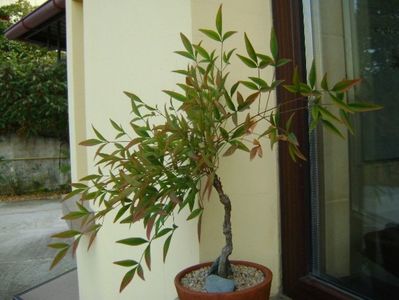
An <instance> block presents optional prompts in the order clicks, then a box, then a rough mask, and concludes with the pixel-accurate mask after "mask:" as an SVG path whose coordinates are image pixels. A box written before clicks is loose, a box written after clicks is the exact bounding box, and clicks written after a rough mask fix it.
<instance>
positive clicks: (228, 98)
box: [224, 91, 236, 111]
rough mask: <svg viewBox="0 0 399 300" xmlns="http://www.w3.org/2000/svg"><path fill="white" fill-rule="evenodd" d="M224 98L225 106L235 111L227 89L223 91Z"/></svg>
mask: <svg viewBox="0 0 399 300" xmlns="http://www.w3.org/2000/svg"><path fill="white" fill-rule="evenodd" d="M224 99H225V100H226V104H227V107H228V108H230V110H232V111H235V110H236V108H235V106H234V103H233V101H232V100H231V97H230V96H229V94H228V93H227V91H225V92H224Z"/></svg>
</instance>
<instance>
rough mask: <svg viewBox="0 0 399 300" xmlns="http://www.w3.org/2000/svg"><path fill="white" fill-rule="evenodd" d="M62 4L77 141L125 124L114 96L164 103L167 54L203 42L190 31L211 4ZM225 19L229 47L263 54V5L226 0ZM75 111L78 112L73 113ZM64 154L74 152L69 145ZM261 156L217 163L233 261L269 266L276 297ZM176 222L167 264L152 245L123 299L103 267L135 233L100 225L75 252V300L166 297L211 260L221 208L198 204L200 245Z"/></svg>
mask: <svg viewBox="0 0 399 300" xmlns="http://www.w3.org/2000/svg"><path fill="white" fill-rule="evenodd" d="M67 3H68V7H67V10H70V12H68V13H67V18H68V43H70V45H68V59H69V60H70V62H69V65H68V66H69V69H68V73H69V76H70V82H69V93H70V97H72V98H71V100H70V101H72V107H71V108H70V109H71V114H72V116H71V118H72V120H73V124H72V125H71V128H73V130H72V133H71V135H72V137H73V139H74V140H75V142H76V141H77V140H78V139H79V137H78V135H80V136H82V137H85V136H92V135H93V133H92V131H91V125H92V124H93V125H94V126H95V127H96V128H98V129H100V131H101V132H103V133H104V134H105V135H107V136H112V135H113V134H114V132H113V131H112V129H111V126H110V125H109V121H108V120H109V118H112V119H114V120H115V121H117V122H119V123H122V124H127V123H128V121H129V118H130V116H129V114H128V111H129V109H130V107H129V101H128V99H127V98H126V97H125V96H124V95H123V93H122V91H125V90H128V91H134V92H135V93H136V94H138V95H140V96H141V97H142V98H143V99H145V100H146V101H149V102H152V103H154V104H155V103H164V102H165V101H166V100H167V98H166V97H165V96H164V95H162V92H161V90H162V89H165V88H169V89H173V88H174V83H175V82H177V81H178V80H179V79H180V78H179V77H177V75H175V74H173V73H171V72H170V71H171V70H173V69H176V68H178V67H184V66H185V65H186V63H187V62H186V61H185V60H182V59H181V58H179V57H178V56H176V55H175V54H173V53H172V52H173V51H175V50H177V49H180V48H181V43H180V38H179V32H184V33H185V34H186V35H187V36H188V37H192V38H193V40H195V41H198V40H199V39H202V37H201V36H200V35H199V34H198V31H197V29H198V28H203V27H213V26H214V17H215V13H216V11H217V7H218V6H219V4H220V1H217V0H192V1H187V0H170V1H154V0H151V1H145V2H143V1H139V0H124V1H118V4H117V5H116V4H115V3H113V2H112V1H106V0H96V1H94V0H85V1H83V5H82V4H81V3H76V2H75V1H67ZM224 16H225V22H224V26H225V28H226V29H229V28H230V29H232V30H238V31H240V34H239V35H237V36H236V37H234V38H232V39H231V42H230V43H229V45H228V46H231V47H234V48H238V52H240V53H244V52H245V50H244V45H243V32H244V31H246V32H247V33H248V34H249V36H250V37H251V39H252V40H253V44H254V46H255V48H256V49H257V50H258V51H260V52H267V49H268V45H269V34H270V30H271V24H272V16H271V4H270V1H269V0H266V1H264V0H250V1H245V2H244V1H240V0H229V1H225V2H224ZM79 28H80V29H79ZM75 35H76V36H75ZM79 53H83V54H79ZM233 60H234V62H233V68H232V70H231V71H232V73H234V74H236V75H234V74H233V75H232V79H238V77H237V74H238V75H239V76H242V75H245V74H248V75H252V74H251V73H248V70H247V68H246V67H244V66H243V65H242V64H241V63H240V62H239V61H238V60H237V59H235V58H234V59H233ZM75 72H76V74H77V75H75ZM76 76H77V77H76ZM265 76H266V77H270V76H271V74H270V73H266V74H265ZM76 78H78V80H76ZM240 78H242V77H240ZM272 101H274V97H273V99H272ZM83 104H84V105H83ZM79 105H83V106H82V107H83V108H82V109H78V106H79ZM74 107H75V108H74ZM73 147H75V150H76V149H80V148H79V147H78V146H77V145H76V143H75V146H73ZM269 149H270V147H269V145H268V144H266V145H265V146H264V158H263V159H257V160H254V161H253V162H249V158H248V155H246V154H242V155H238V156H234V157H232V158H226V159H222V162H221V170H220V173H219V175H220V176H221V177H222V178H223V183H224V187H225V190H226V192H227V193H228V194H229V195H230V197H231V199H232V202H233V216H232V218H233V231H234V244H235V248H234V254H233V256H232V257H233V258H235V259H245V260H251V261H254V262H258V263H261V264H264V265H267V266H268V267H270V268H271V269H272V271H273V272H274V281H273V286H272V294H275V293H277V291H279V289H280V285H281V283H280V282H281V280H280V277H281V271H280V238H279V207H278V203H279V198H278V181H277V157H276V153H275V152H271V151H270V150H269ZM79 151H81V150H78V151H77V152H76V153H75V156H74V157H72V163H73V164H74V166H75V168H76V170H78V167H79V164H80V162H84V161H85V160H86V154H85V153H83V152H79ZM78 152H79V153H78ZM88 152H89V153H88V154H87V168H88V171H89V172H90V171H92V170H93V169H94V168H93V161H92V159H91V158H92V155H93V151H88ZM85 165H86V164H85ZM78 173H79V171H76V172H75V173H74V174H75V177H74V178H78V177H81V175H82V174H78ZM180 218H181V220H180V222H179V225H180V229H179V230H178V231H177V232H176V234H177V236H176V237H174V242H173V243H172V246H171V247H172V249H171V250H170V252H169V253H170V255H169V258H168V260H167V263H166V265H163V264H162V262H161V256H162V255H161V253H160V252H161V247H159V249H158V250H155V248H157V247H153V249H154V253H153V257H154V258H157V259H156V260H157V261H156V262H154V263H153V266H154V267H153V271H152V272H151V273H147V274H146V275H147V276H146V278H147V281H146V282H141V281H140V280H138V279H135V283H134V284H133V285H131V286H129V287H128V288H127V289H126V290H125V291H124V292H123V293H122V294H119V293H118V288H119V283H120V280H121V278H122V276H123V274H124V273H123V272H124V271H126V270H122V269H121V268H120V267H117V266H114V265H113V264H112V261H115V260H120V259H126V258H130V257H137V255H138V254H139V253H138V251H137V250H135V249H133V250H132V249H131V248H129V247H126V246H121V245H116V244H114V243H113V242H114V241H116V240H118V239H122V238H126V237H129V236H132V235H134V233H133V231H131V230H129V228H128V227H124V226H120V225H113V224H111V222H110V220H106V225H107V226H105V227H104V229H103V230H102V232H100V234H99V236H98V238H97V240H96V242H95V245H94V248H93V249H92V250H91V251H90V253H87V252H86V250H85V247H84V245H83V247H81V250H79V252H78V275H79V285H80V296H81V300H91V299H99V300H101V299H104V300H108V299H149V300H158V299H165V300H166V299H168V300H171V299H174V297H175V292H174V286H173V277H174V276H175V274H176V273H177V272H178V271H179V270H181V269H182V268H184V267H187V266H189V265H192V264H194V263H197V262H198V261H199V260H201V261H205V260H213V259H215V258H216V257H217V256H218V255H219V251H220V249H221V247H222V244H223V236H222V234H221V226H222V224H221V220H222V209H221V205H220V204H219V203H218V201H217V199H215V198H213V199H211V200H210V202H209V203H207V206H206V212H205V214H204V219H203V235H202V241H201V244H200V245H198V242H197V236H196V224H195V222H192V223H186V222H185V221H184V217H180ZM154 246H155V245H154Z"/></svg>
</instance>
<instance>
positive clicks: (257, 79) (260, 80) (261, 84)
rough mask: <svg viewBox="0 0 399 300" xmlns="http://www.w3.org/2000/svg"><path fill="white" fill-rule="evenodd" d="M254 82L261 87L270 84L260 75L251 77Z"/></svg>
mask: <svg viewBox="0 0 399 300" xmlns="http://www.w3.org/2000/svg"><path fill="white" fill-rule="evenodd" d="M249 79H251V80H252V81H253V82H255V83H256V84H257V85H258V86H259V87H260V88H262V87H267V86H268V84H267V83H266V81H264V80H263V79H262V78H259V77H249Z"/></svg>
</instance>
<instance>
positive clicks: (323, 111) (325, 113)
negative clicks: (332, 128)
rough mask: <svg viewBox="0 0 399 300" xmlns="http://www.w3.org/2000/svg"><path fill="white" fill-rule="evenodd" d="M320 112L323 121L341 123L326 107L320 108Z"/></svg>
mask: <svg viewBox="0 0 399 300" xmlns="http://www.w3.org/2000/svg"><path fill="white" fill-rule="evenodd" d="M318 110H319V111H320V113H321V115H322V116H323V119H326V118H329V119H331V120H334V121H336V122H341V120H340V119H338V118H337V117H336V116H335V115H334V114H333V113H331V112H330V111H329V110H327V109H325V108H324V107H322V106H318Z"/></svg>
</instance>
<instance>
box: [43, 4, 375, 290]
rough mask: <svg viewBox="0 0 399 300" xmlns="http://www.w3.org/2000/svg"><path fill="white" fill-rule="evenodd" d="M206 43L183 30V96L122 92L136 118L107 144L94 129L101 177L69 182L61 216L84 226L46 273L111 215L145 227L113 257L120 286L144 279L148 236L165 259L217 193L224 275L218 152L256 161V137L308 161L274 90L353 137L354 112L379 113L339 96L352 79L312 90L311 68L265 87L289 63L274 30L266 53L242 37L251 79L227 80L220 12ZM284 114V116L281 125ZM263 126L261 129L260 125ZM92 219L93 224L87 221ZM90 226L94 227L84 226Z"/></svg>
mask: <svg viewBox="0 0 399 300" xmlns="http://www.w3.org/2000/svg"><path fill="white" fill-rule="evenodd" d="M200 31H201V32H202V33H203V34H204V35H205V36H206V37H207V38H209V39H211V40H214V41H216V42H218V43H219V48H218V49H215V50H208V49H206V48H205V47H204V46H203V45H202V42H200V43H197V44H195V43H192V42H191V41H190V40H189V39H188V38H187V37H186V36H185V35H184V34H182V33H181V34H180V36H181V40H182V43H183V47H184V49H183V50H182V51H176V53H177V54H178V55H182V56H184V57H186V58H187V59H188V60H189V64H188V66H187V68H186V69H181V70H176V71H174V72H177V73H179V74H181V75H182V76H183V80H182V82H180V83H178V84H177V86H178V88H179V91H171V90H165V91H164V92H165V94H166V95H168V96H169V98H170V99H169V101H168V103H167V104H165V106H164V107H157V106H151V105H148V104H146V102H145V101H143V100H141V99H140V98H139V97H138V96H137V95H135V94H133V93H130V92H125V94H126V95H127V96H128V97H129V98H130V102H131V110H132V114H133V116H134V117H133V118H132V120H131V121H130V124H128V127H129V129H126V128H125V127H123V126H122V125H120V124H118V123H116V122H114V121H113V120H111V125H112V126H113V127H114V129H115V131H116V136H115V138H114V139H112V140H111V139H107V138H105V137H104V136H103V135H102V134H101V133H100V132H98V130H96V129H95V128H94V127H93V130H94V133H95V136H96V137H95V138H92V139H88V140H86V141H83V142H82V143H81V145H84V146H96V147H97V151H96V154H95V157H96V159H97V162H96V164H97V166H98V171H97V172H96V173H95V174H91V175H88V176H86V177H84V178H82V179H81V180H80V182H79V183H75V184H72V186H73V187H74V190H73V191H72V192H71V193H70V194H69V195H68V196H67V198H70V197H72V196H74V195H77V194H80V195H81V201H80V202H78V203H77V205H78V207H79V210H77V211H74V212H71V213H69V214H67V215H66V216H64V217H63V218H64V219H66V220H76V219H79V220H81V224H82V230H80V231H75V230H68V231H65V232H61V233H58V234H55V235H54V236H53V237H54V238H59V239H69V238H73V239H72V241H70V242H69V243H68V242H65V243H64V242H62V243H54V244H50V245H49V246H50V247H52V248H56V249H59V252H58V254H57V255H56V256H55V258H54V261H53V264H52V267H53V266H54V265H56V264H57V263H58V262H59V261H60V260H61V259H62V258H63V257H64V256H65V254H66V253H67V252H68V250H70V249H71V250H72V251H75V250H76V247H77V246H78V244H79V241H80V239H81V237H82V236H83V235H89V236H90V242H89V248H90V245H91V244H92V242H93V241H94V239H95V237H96V234H97V232H98V231H99V230H101V227H102V225H101V220H102V219H104V218H105V217H106V216H107V215H108V214H109V213H110V212H116V214H115V217H114V222H118V223H121V224H130V225H138V226H142V225H143V226H144V227H145V229H146V236H144V237H141V236H140V237H137V236H134V237H128V238H126V239H123V240H119V241H117V243H120V244H124V245H127V246H141V247H142V248H143V249H144V251H143V253H142V255H141V257H138V258H135V259H127V260H122V261H116V262H115V264H117V265H120V266H123V267H126V268H127V269H128V271H127V272H126V274H125V276H124V278H123V279H122V283H121V287H120V290H121V291H122V290H123V289H124V288H125V287H126V285H128V284H129V283H130V281H131V280H132V279H133V277H134V276H135V274H137V275H138V276H139V277H141V278H142V279H144V267H145V265H146V266H147V268H148V269H149V270H150V269H151V246H152V243H153V241H154V240H156V239H161V238H163V239H164V243H163V259H164V260H165V258H166V256H167V253H168V249H169V245H170V243H171V241H172V237H173V234H174V233H175V231H176V230H177V229H178V226H177V225H176V224H175V223H174V214H177V213H180V212H182V211H186V210H188V211H189V214H188V217H187V220H192V219H197V220H198V228H199V232H200V228H201V216H202V212H203V209H204V206H203V200H204V198H205V197H209V196H210V194H211V191H212V190H213V189H214V190H216V192H217V194H218V196H219V201H220V203H221V204H222V205H223V207H224V220H223V234H224V236H225V246H224V247H223V249H222V250H221V253H220V254H219V258H218V260H217V274H218V275H219V276H221V277H227V276H228V275H229V274H230V272H231V268H230V264H229V256H230V255H231V253H232V251H233V242H232V241H233V239H232V230H231V209H232V208H231V202H230V198H229V196H228V195H227V194H226V192H225V191H224V189H223V185H222V179H221V178H220V177H219V175H218V169H219V161H220V157H221V156H230V155H234V154H235V153H236V152H238V151H244V152H247V153H248V155H249V159H251V160H252V159H254V158H255V157H257V156H259V157H262V140H263V139H268V140H269V141H270V145H271V147H273V145H275V144H276V143H277V142H284V143H287V144H288V147H289V153H290V155H291V157H292V159H293V160H297V159H302V160H304V159H305V157H304V155H303V154H302V153H301V151H300V149H299V144H298V141H297V139H296V137H295V134H294V133H293V131H292V126H291V122H292V119H293V118H294V117H295V111H291V110H288V109H285V106H286V104H287V103H288V102H287V103H282V104H279V105H274V104H272V101H270V99H271V96H272V94H273V93H274V91H275V90H276V88H278V87H279V86H282V87H283V88H285V89H287V90H288V91H289V92H291V93H292V94H294V95H296V97H294V98H293V100H290V101H306V102H305V103H304V108H303V109H308V108H309V110H310V112H311V113H310V115H311V117H312V121H311V124H310V127H311V128H312V129H314V128H316V127H317V126H318V125H319V124H320V125H322V126H324V127H325V128H327V129H329V130H331V131H332V132H334V133H335V134H338V135H340V136H343V135H342V133H341V132H340V130H339V129H338V127H337V125H338V124H342V125H344V126H346V127H347V128H348V129H349V130H350V131H352V127H351V125H350V115H351V114H353V113H355V112H362V111H369V110H374V109H378V108H379V107H377V106H375V105H373V104H367V103H364V102H352V103H349V102H348V100H347V98H346V95H345V92H347V91H348V90H349V89H351V88H352V87H353V86H355V85H356V84H358V83H359V80H358V79H355V80H347V79H344V80H342V81H340V82H338V83H335V84H329V83H328V81H327V76H324V77H323V78H322V80H321V83H320V84H317V83H316V82H317V76H316V72H315V66H314V65H313V66H312V68H311V69H310V72H309V76H308V80H307V82H301V81H300V80H299V76H298V72H295V74H294V76H293V78H292V80H291V79H290V80H288V79H287V80H286V81H282V80H276V79H275V77H274V76H273V79H271V80H270V81H266V80H265V79H264V78H263V76H262V75H263V72H264V71H265V70H266V69H270V68H271V69H272V70H273V72H274V70H275V69H276V68H279V67H281V66H283V65H285V64H287V63H290V61H289V60H288V59H284V58H279V56H278V46H277V38H276V35H275V33H274V31H272V33H271V40H270V55H268V54H264V53H259V52H258V51H256V50H255V49H254V47H253V46H252V43H251V41H250V39H249V37H248V36H247V34H244V43H245V47H246V52H247V53H246V54H236V57H238V58H239V60H241V61H242V63H244V64H245V65H246V66H247V67H248V68H250V69H251V70H253V74H254V75H253V76H251V77H248V78H243V80H240V81H237V82H234V83H231V82H230V80H229V72H228V69H229V66H230V62H231V60H232V58H233V57H234V56H235V55H234V54H235V49H231V50H230V49H225V47H224V46H225V41H226V40H227V39H229V38H230V37H231V36H232V35H234V34H236V32H235V31H224V30H223V23H222V7H220V8H219V10H218V12H217V16H216V28H215V30H210V29H200ZM282 114H289V115H290V117H289V119H288V121H287V122H286V123H285V124H282V122H281V121H280V116H281V115H282ZM262 128H263V129H262ZM85 201H92V202H93V203H94V204H95V207H96V208H97V210H96V211H95V212H94V214H91V213H90V212H89V211H88V210H87V209H86V208H85V207H84V206H83V205H82V203H83V202H85ZM93 221H94V222H93ZM88 224H92V225H88Z"/></svg>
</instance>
